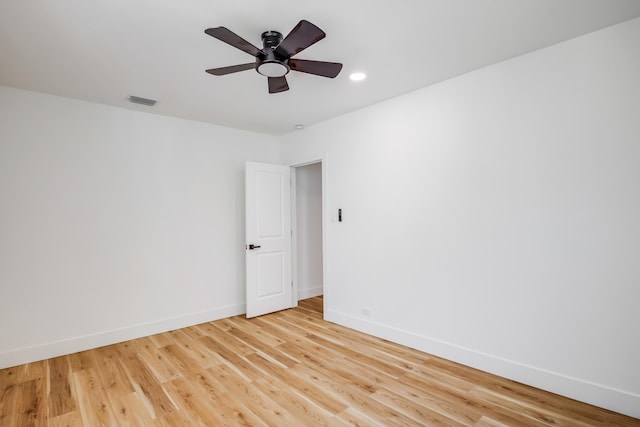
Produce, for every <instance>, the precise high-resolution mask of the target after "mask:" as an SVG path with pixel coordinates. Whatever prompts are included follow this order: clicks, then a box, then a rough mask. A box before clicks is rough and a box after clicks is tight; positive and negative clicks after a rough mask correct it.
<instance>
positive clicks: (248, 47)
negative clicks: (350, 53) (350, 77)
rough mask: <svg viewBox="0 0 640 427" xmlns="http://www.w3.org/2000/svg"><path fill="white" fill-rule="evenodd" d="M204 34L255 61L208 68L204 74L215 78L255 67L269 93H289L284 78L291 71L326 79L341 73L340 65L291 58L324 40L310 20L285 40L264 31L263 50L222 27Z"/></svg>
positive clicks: (208, 30) (303, 22)
mask: <svg viewBox="0 0 640 427" xmlns="http://www.w3.org/2000/svg"><path fill="white" fill-rule="evenodd" d="M204 32H205V33H207V34H208V35H210V36H211V37H215V38H216V39H218V40H220V41H223V42H225V43H227V44H229V45H231V46H233V47H235V48H237V49H240V50H242V51H244V52H247V53H248V54H249V55H251V56H255V58H256V59H255V61H254V62H249V63H247V64H239V65H232V66H229V67H221V68H211V69H209V70H207V73H209V74H213V75H214V76H224V75H227V74H231V73H237V72H239V71H245V70H250V69H252V68H254V69H255V70H256V71H257V72H258V73H260V74H262V75H263V76H266V77H267V79H268V81H269V93H278V92H284V91H286V90H289V85H288V84H287V79H286V78H285V76H286V75H287V74H288V73H289V71H290V70H293V71H300V72H303V73H308V74H315V75H317V76H323V77H329V78H334V77H336V76H337V75H338V74H339V73H340V70H342V64H339V63H337V62H324V61H309V60H306V59H292V58H291V57H292V56H294V55H296V54H298V53H300V52H302V51H303V50H304V49H306V48H308V47H309V46H311V45H312V44H314V43H316V42H318V41H320V40H322V39H323V38H325V37H326V34H325V32H324V31H322V30H321V29H320V28H318V27H316V26H315V25H313V24H312V23H311V22H309V21H305V20H302V21H300V22H299V23H298V25H296V26H295V27H294V28H293V30H291V32H290V33H289V34H288V35H287V36H286V37H285V38H284V39H283V38H282V34H281V33H279V32H277V31H265V32H264V33H262V43H263V46H264V47H263V48H262V49H258V48H257V47H255V46H254V45H252V44H251V43H249V42H248V41H246V40H245V39H243V38H242V37H240V36H238V35H237V34H235V33H233V32H231V31H230V30H228V29H227V28H225V27H216V28H209V29H206V30H205V31H204Z"/></svg>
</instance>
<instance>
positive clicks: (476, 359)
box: [324, 309, 640, 418]
mask: <svg viewBox="0 0 640 427" xmlns="http://www.w3.org/2000/svg"><path fill="white" fill-rule="evenodd" d="M324 317H325V320H328V321H330V322H334V323H338V324H340V325H343V326H346V327H349V328H353V329H356V330H359V331H362V332H365V333H367V334H370V335H374V336H376V337H379V338H383V339H386V340H389V341H392V342H396V343H398V344H402V345H406V346H407V347H411V348H415V349H417V350H420V351H424V352H425V353H429V354H433V355H435V356H439V357H443V358H445V359H448V360H452V361H454V362H457V363H461V364H463V365H466V366H470V367H472V368H476V369H480V370H482V371H485V372H490V373H492V374H495V375H499V376H501V377H504V378H508V379H511V380H514V381H517V382H520V383H523V384H527V385H530V386H532V387H536V388H539V389H542V390H547V391H550V392H552V393H556V394H559V395H562V396H566V397H569V398H571V399H575V400H579V401H581V402H586V403H589V404H591V405H595V406H599V407H601V408H605V409H609V410H611V411H614V412H618V413H620V414H624V415H628V416H631V417H634V418H640V395H637V394H634V393H630V392H626V391H623V390H618V389H615V388H612V387H608V386H605V385H602V384H595V383H592V382H589V381H585V380H581V379H579V378H572V377H569V376H566V375H563V374H560V373H557V372H551V371H547V370H545V369H540V368H536V367H535V366H529V365H525V364H522V363H519V362H516V361H513V360H507V359H503V358H500V357H496V356H494V355H490V354H486V353H481V352H478V351H475V350H472V349H468V348H464V347H460V346H457V345H455V344H451V343H447V342H443V341H440V340H436V339H433V338H429V337H425V336H421V335H417V334H415V333H412V332H409V331H405V330H401V329H396V328H392V327H389V326H387V325H383V324H380V323H375V322H371V321H368V320H366V319H361V318H358V317H355V316H352V315H349V314H344V313H341V312H337V311H335V310H326V309H325V314H324Z"/></svg>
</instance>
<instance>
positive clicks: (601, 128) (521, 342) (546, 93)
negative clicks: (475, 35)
mask: <svg viewBox="0 0 640 427" xmlns="http://www.w3.org/2000/svg"><path fill="white" fill-rule="evenodd" d="M638 40H640V20H638V19H636V20H633V21H630V22H627V23H623V24H621V25H618V26H615V27H611V28H608V29H605V30H602V31H599V32H596V33H593V34H590V35H586V36H583V37H580V38H577V39H574V40H571V41H568V42H565V43H562V44H560V45H556V46H552V47H550V48H547V49H544V50H540V51H536V52H533V53H531V54H528V55H525V56H522V57H519V58H515V59H513V60H510V61H506V62H503V63H500V64H497V65H494V66H490V67H487V68H484V69H481V70H478V71H475V72H472V73H469V74H466V75H463V76H460V77H458V78H455V79H452V80H449V81H446V82H443V83H440V84H437V85H434V86H431V87H428V88H425V89H423V90H420V91H416V92H413V93H410V94H408V95H405V96H402V97H399V98H396V99H393V100H389V101H387V102H384V103H381V104H378V105H376V106H373V107H370V108H367V109H364V110H360V111H357V112H354V113H351V114H349V115H346V116H342V117H339V118H336V119H333V120H330V121H328V122H325V123H323V124H320V125H316V126H311V127H307V128H306V130H305V131H304V132H296V133H291V134H288V135H286V136H285V137H283V144H282V149H283V153H284V155H285V160H286V161H288V162H289V163H290V164H296V163H301V162H305V161H308V160H311V159H316V158H320V157H323V156H326V157H325V162H324V164H323V166H324V169H323V172H324V173H325V174H326V176H325V180H326V181H325V183H326V185H327V189H326V191H327V193H326V194H327V200H326V204H327V209H328V212H327V213H329V214H331V213H334V212H335V211H336V210H337V209H338V208H342V209H343V211H344V222H343V223H333V222H328V221H327V222H326V223H325V225H326V226H327V230H326V233H327V234H326V236H327V241H326V242H325V244H327V245H328V247H327V251H326V254H327V259H326V262H327V270H326V271H325V273H326V277H325V315H326V317H327V319H329V320H332V321H335V322H338V323H341V324H344V325H347V326H350V327H354V328H357V329H360V330H364V331H367V332H370V333H373V334H375V335H378V336H381V337H384V338H388V339H391V340H394V341H398V342H401V343H405V344H407V345H411V346H413V347H417V348H420V349H422V350H424V351H427V352H430V353H434V354H438V355H441V356H444V357H447V358H450V359H453V360H457V361H460V362H462V363H464V364H467V365H471V366H475V367H479V368H480V369H484V370H487V371H491V372H494V373H497V374H500V375H503V376H506V377H509V378H513V379H516V380H519V381H522V382H524V383H528V384H531V385H534V386H537V387H540V388H543V389H547V390H551V391H554V392H557V393H560V394H563V395H566V396H570V397H574V398H576V399H579V400H583V401H587V402H590V403H594V404H596V405H600V406H603V407H607V408H610V409H613V410H615V411H619V412H622V413H626V414H629V415H632V416H635V417H640V370H639V369H638V368H637V367H638V361H639V360H640V340H639V339H638V325H640V310H638V301H640V285H639V280H640V226H639V223H638V219H639V218H640V166H639V165H640V119H639V118H640V101H639V100H640V80H639V79H638V76H640V48H639V47H640V46H639V44H638ZM368 84H375V76H372V78H371V81H370V82H369V83H368ZM365 307H366V308H369V309H370V310H371V314H370V315H369V316H366V315H365V314H363V308H365Z"/></svg>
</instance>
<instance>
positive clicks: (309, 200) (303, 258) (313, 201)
mask: <svg viewBox="0 0 640 427" xmlns="http://www.w3.org/2000/svg"><path fill="white" fill-rule="evenodd" d="M294 171H295V175H294V176H295V192H294V198H295V204H294V206H293V211H294V215H293V216H294V218H293V221H294V230H295V233H294V241H293V243H294V248H295V249H294V257H295V260H294V263H293V264H294V265H293V267H294V277H295V280H296V283H297V286H296V288H297V299H298V301H300V300H308V299H312V300H311V301H309V303H312V304H313V306H314V307H316V310H317V308H318V307H320V309H321V310H322V306H323V304H322V302H323V298H322V296H323V295H324V277H323V233H322V213H323V209H322V205H323V203H322V163H321V162H314V163H309V164H304V165H300V166H295V167H294ZM307 305H308V304H307Z"/></svg>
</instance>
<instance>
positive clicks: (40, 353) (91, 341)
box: [0, 304, 246, 369]
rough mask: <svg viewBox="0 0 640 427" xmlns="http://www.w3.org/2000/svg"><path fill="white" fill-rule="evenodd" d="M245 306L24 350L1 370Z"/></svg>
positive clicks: (8, 357) (4, 359) (9, 356)
mask: <svg viewBox="0 0 640 427" xmlns="http://www.w3.org/2000/svg"><path fill="white" fill-rule="evenodd" d="M245 312H246V309H245V305H244V304H238V305H231V306H227V307H221V308H217V309H214V310H209V311H202V312H199V313H192V314H188V315H185V316H179V317H173V318H170V319H164V320H160V321H157V322H149V323H143V324H139V325H135V326H131V327H127V328H121V329H113V330H110V331H105V332H99V333H96V334H91V335H84V336H81V337H75V338H70V339H66V340H62V341H55V342H50V343H46V344H42V345H38V346H33V347H23V348H18V349H15V350H10V351H8V352H4V353H0V369H3V368H9V367H11V366H17V365H22V364H24V363H30V362H35V361H38V360H44V359H50V358H52V357H58V356H63V355H65V354H71V353H77V352H79V351H84V350H89V349H92V348H97V347H103V346H105V345H110V344H115V343H119V342H123V341H128V340H132V339H136V338H141V337H147V336H149V335H154V334H159V333H161V332H167V331H172V330H175V329H180V328H185V327H187V326H192V325H198V324H200V323H206V322H211V321H214V320H218V319H224V318H227V317H231V316H236V315H238V314H242V313H245Z"/></svg>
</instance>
